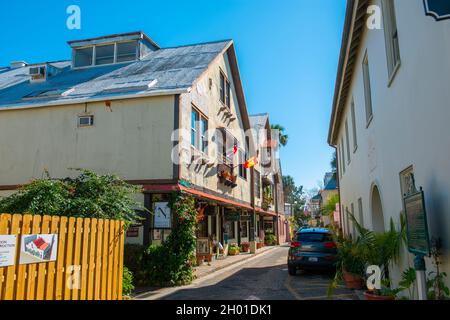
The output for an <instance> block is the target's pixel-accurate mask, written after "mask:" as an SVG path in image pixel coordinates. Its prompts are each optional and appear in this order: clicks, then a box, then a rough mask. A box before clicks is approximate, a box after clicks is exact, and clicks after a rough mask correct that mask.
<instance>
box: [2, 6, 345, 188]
mask: <svg viewBox="0 0 450 320" xmlns="http://www.w3.org/2000/svg"><path fill="white" fill-rule="evenodd" d="M72 4H76V5H78V6H80V8H81V30H69V29H67V27H66V19H67V17H68V15H67V14H66V8H67V7H68V6H69V5H72ZM345 5H346V1H345V0H314V1H311V0H283V1H275V0H270V1H269V0H221V1H217V0H196V1H186V0H179V1H175V0H172V1H171V0H166V1H161V0H159V1H150V0H146V1H144V0H142V1H135V0H127V1H92V0H90V1H87V0H84V1H75V0H53V1H45V0H41V1H9V2H6V1H1V4H0V11H1V12H8V14H4V15H2V22H1V28H0V39H1V40H2V48H1V49H0V66H7V65H8V64H9V63H10V61H12V60H25V61H27V62H42V61H51V60H62V59H68V58H69V57H70V50H69V46H68V45H67V43H66V42H67V41H68V40H75V39H82V38H86V37H93V36H100V35H107V34H113V33H122V32H129V31H136V30H143V31H145V32H146V33H147V35H148V36H149V37H150V38H152V39H153V40H154V41H155V42H156V43H158V44H159V45H160V46H161V47H166V46H176V45H182V44H189V43H197V42H207V41H214V40H220V39H230V38H231V39H233V40H234V41H235V47H236V50H237V57H238V62H239V67H240V72H241V77H242V81H243V85H244V90H245V95H246V101H247V106H248V109H249V113H250V114H252V113H261V112H269V114H270V120H271V122H272V123H279V124H281V125H283V126H284V127H285V128H286V131H287V133H288V134H289V143H288V146H287V147H285V148H283V149H282V151H281V157H282V166H283V174H285V175H288V174H289V175H292V176H293V177H294V179H295V181H296V183H297V184H299V185H304V186H305V188H312V187H316V186H317V182H318V181H319V180H321V179H322V177H323V175H324V173H325V171H327V170H329V169H330V165H329V163H330V159H331V154H332V149H331V148H330V147H329V146H328V144H327V142H326V140H327V132H328V123H329V116H330V110H331V103H332V97H333V91H334V82H335V77H336V70H337V62H338V56H339V49H340V42H341V35H342V27H343V22H344V16H345Z"/></svg>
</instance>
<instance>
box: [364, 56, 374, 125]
mask: <svg viewBox="0 0 450 320" xmlns="http://www.w3.org/2000/svg"><path fill="white" fill-rule="evenodd" d="M362 72H363V83H364V100H365V109H366V128H368V127H369V125H370V123H371V122H372V119H373V100H372V84H371V81H370V66H369V55H368V52H367V50H366V52H365V54H364V58H363V61H362Z"/></svg>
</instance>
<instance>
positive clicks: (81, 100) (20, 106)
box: [0, 87, 191, 112]
mask: <svg viewBox="0 0 450 320" xmlns="http://www.w3.org/2000/svg"><path fill="white" fill-rule="evenodd" d="M190 91H191V87H187V88H182V89H163V90H155V91H151V92H140V93H132V94H125V95H103V96H101V97H100V96H99V97H97V98H92V97H84V98H75V99H70V100H52V101H47V102H41V103H28V104H26V103H24V104H13V105H10V106H6V107H1V106H0V112H1V111H7V110H20V109H32V108H41V107H51V106H63V105H70V104H79V103H87V102H101V101H113V100H124V99H135V98H143V97H153V96H168V95H175V94H182V93H188V92H190Z"/></svg>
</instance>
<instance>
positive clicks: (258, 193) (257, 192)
mask: <svg viewBox="0 0 450 320" xmlns="http://www.w3.org/2000/svg"><path fill="white" fill-rule="evenodd" d="M253 172H254V178H255V186H254V187H255V196H256V197H257V198H258V199H261V173H260V172H259V171H258V170H256V169H254V170H253Z"/></svg>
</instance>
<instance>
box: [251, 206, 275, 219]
mask: <svg viewBox="0 0 450 320" xmlns="http://www.w3.org/2000/svg"><path fill="white" fill-rule="evenodd" d="M255 211H256V212H258V213H262V214H263V215H265V216H274V217H276V216H277V214H276V213H275V212H269V211H264V210H263V209H261V208H255Z"/></svg>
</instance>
